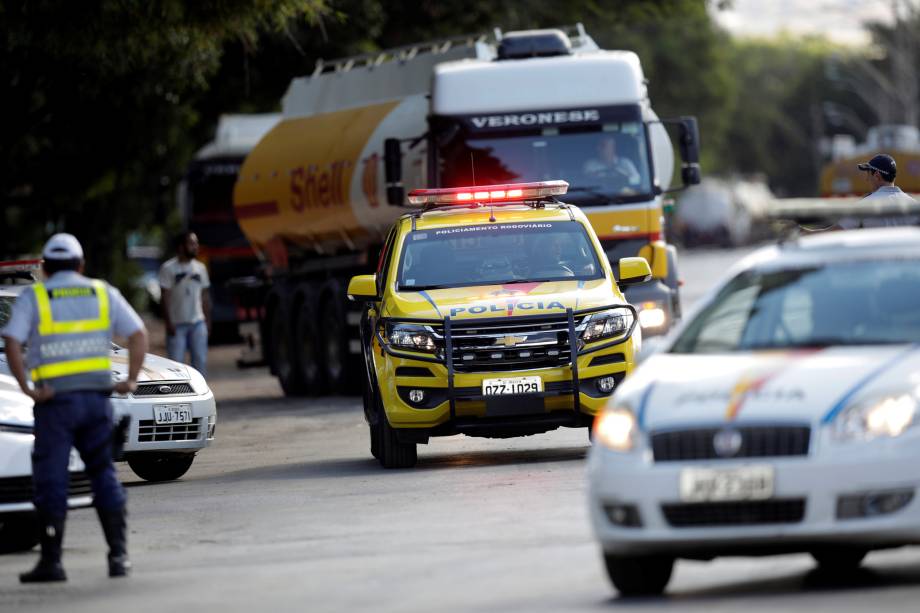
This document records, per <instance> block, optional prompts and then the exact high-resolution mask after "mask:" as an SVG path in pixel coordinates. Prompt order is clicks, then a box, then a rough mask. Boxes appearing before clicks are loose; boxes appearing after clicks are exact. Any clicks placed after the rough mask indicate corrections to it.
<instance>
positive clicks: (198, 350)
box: [159, 232, 211, 375]
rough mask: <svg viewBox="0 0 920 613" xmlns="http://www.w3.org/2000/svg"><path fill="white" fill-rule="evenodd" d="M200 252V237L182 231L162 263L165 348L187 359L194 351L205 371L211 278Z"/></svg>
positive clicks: (197, 366) (195, 362) (197, 363)
mask: <svg viewBox="0 0 920 613" xmlns="http://www.w3.org/2000/svg"><path fill="white" fill-rule="evenodd" d="M197 256H198V237H197V236H195V233H194V232H183V233H182V234H180V235H179V236H178V237H177V238H176V257H174V258H172V259H171V260H167V261H166V262H164V263H163V265H162V266H161V267H160V275H159V277H160V288H162V298H161V300H160V303H161V304H162V306H163V320H164V321H165V323H166V351H167V352H168V353H169V358H170V359H171V360H176V361H177V362H185V354H186V351H187V352H188V353H189V354H191V364H192V368H194V369H195V370H197V371H199V372H200V373H201V374H203V375H204V374H206V370H207V356H208V334H210V332H211V298H210V296H209V294H208V288H209V287H211V281H210V279H209V278H208V269H207V268H206V267H205V265H204V264H202V263H201V262H200V261H198V260H197V259H195V258H196V257H197Z"/></svg>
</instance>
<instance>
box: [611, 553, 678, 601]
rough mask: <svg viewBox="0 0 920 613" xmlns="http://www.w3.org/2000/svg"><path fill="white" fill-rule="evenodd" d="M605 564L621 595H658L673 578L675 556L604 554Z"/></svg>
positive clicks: (612, 581) (614, 585)
mask: <svg viewBox="0 0 920 613" xmlns="http://www.w3.org/2000/svg"><path fill="white" fill-rule="evenodd" d="M604 565H605V566H606V567H607V576H608V577H610V582H611V583H612V584H613V587H615V588H616V589H617V591H618V592H620V595H622V596H657V595H660V594H661V593H662V592H664V588H666V587H667V585H668V582H669V581H670V580H671V573H672V572H673V571H674V558H669V557H666V556H616V555H611V554H604Z"/></svg>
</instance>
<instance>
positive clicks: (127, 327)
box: [0, 271, 144, 370]
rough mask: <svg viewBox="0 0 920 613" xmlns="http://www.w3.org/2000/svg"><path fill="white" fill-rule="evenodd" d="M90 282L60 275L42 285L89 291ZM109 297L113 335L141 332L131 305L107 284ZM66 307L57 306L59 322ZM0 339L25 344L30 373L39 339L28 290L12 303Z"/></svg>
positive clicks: (32, 297)
mask: <svg viewBox="0 0 920 613" xmlns="http://www.w3.org/2000/svg"><path fill="white" fill-rule="evenodd" d="M89 285H90V280H89V279H87V278H86V277H84V276H83V275H81V274H79V273H76V272H73V271H61V272H57V273H55V274H54V275H52V276H51V278H50V279H48V280H47V281H46V282H45V287H46V288H48V289H55V288H61V287H88V286H89ZM106 289H107V290H108V297H109V320H110V322H111V330H112V334H113V335H115V336H122V337H128V336H131V335H132V334H134V333H135V332H137V331H138V330H141V329H142V328H143V327H144V323H143V322H142V321H141V318H140V317H139V316H138V314H137V313H136V312H135V311H134V309H133V308H131V305H130V304H128V302H127V301H126V300H125V299H124V297H123V296H122V295H121V292H119V291H118V290H117V289H115V288H114V287H112V286H110V285H109V284H106ZM66 309H67V305H66V303H65V302H63V301H62V302H61V304H60V306H58V307H55V310H54V313H55V315H56V316H60V317H62V318H66V317H67V313H66ZM0 335H2V336H6V337H9V338H11V339H13V340H15V341H17V342H19V343H24V344H26V345H27V347H28V353H27V356H26V366H27V368H28V369H29V370H31V369H33V368H35V367H36V366H38V364H39V360H40V358H39V354H38V350H37V348H38V346H39V335H38V307H37V305H36V304H35V293H34V292H33V291H32V290H31V288H26V290H25V291H23V292H22V293H21V294H20V295H19V296H18V297H17V298H16V302H15V303H13V312H12V314H11V316H10V320H9V322H8V323H7V324H6V327H5V328H3V330H2V331H0Z"/></svg>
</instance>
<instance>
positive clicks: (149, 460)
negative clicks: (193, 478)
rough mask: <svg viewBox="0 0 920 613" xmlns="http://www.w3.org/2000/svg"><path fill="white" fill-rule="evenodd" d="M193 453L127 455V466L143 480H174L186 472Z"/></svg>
mask: <svg viewBox="0 0 920 613" xmlns="http://www.w3.org/2000/svg"><path fill="white" fill-rule="evenodd" d="M194 460H195V456H194V455H193V454H179V453H145V454H135V455H131V456H128V466H130V467H131V470H133V471H134V474H135V475H137V476H138V477H140V478H141V479H143V480H144V481H153V482H157V481H175V480H176V479H178V478H179V477H181V476H182V475H184V474H185V473H187V472H188V469H189V468H191V466H192V462H193V461H194Z"/></svg>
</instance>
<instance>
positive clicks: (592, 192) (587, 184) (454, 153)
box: [440, 121, 653, 206]
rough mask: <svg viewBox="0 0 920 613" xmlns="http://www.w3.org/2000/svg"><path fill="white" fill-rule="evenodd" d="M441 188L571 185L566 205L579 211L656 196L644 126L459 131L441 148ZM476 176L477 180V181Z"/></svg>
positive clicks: (625, 123)
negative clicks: (489, 132) (481, 132)
mask: <svg viewBox="0 0 920 613" xmlns="http://www.w3.org/2000/svg"><path fill="white" fill-rule="evenodd" d="M441 160H442V166H441V181H440V183H441V185H443V186H444V187H455V186H461V185H474V184H479V185H489V184H499V183H517V182H522V181H543V180H547V179H555V178H558V177H563V178H564V179H565V180H566V181H568V182H569V192H568V194H567V196H566V202H571V203H572V204H576V205H579V206H585V205H604V204H611V203H625V202H636V201H641V200H648V199H649V198H651V197H652V196H653V194H652V181H651V171H650V167H649V156H648V148H647V146H646V138H645V128H644V125H643V124H642V122H640V121H624V122H619V123H613V124H605V125H604V126H603V129H600V128H599V127H598V128H595V129H593V130H591V131H584V130H579V131H568V132H567V131H564V130H561V129H558V128H549V129H543V130H540V131H537V132H536V133H534V132H533V131H530V133H508V134H502V135H501V136H498V135H488V136H485V135H477V134H467V133H465V132H462V131H460V132H458V133H457V134H456V135H455V136H454V137H453V138H452V139H450V141H449V142H448V143H446V144H445V145H444V146H442V148H441ZM473 172H475V181H474V180H473V179H474V177H473Z"/></svg>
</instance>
